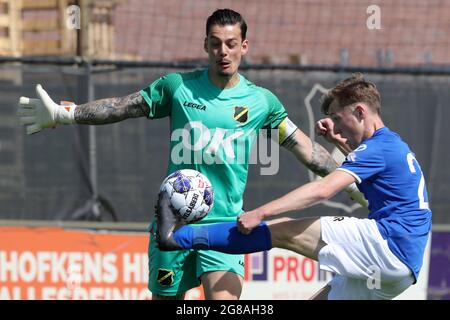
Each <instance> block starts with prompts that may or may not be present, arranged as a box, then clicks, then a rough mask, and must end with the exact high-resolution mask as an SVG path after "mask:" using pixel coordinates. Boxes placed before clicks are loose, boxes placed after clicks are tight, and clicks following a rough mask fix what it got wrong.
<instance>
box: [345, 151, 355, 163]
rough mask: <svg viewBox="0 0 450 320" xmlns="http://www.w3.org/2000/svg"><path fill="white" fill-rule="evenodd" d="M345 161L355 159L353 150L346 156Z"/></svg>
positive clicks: (353, 160)
mask: <svg viewBox="0 0 450 320" xmlns="http://www.w3.org/2000/svg"><path fill="white" fill-rule="evenodd" d="M346 159H347V161H351V162H355V161H356V154H355V152H350V153H349V154H348V155H347V157H346Z"/></svg>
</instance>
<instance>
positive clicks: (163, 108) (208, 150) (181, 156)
mask: <svg viewBox="0 0 450 320" xmlns="http://www.w3.org/2000/svg"><path fill="white" fill-rule="evenodd" d="M239 77H240V80H239V83H238V84H237V85H235V86H234V87H233V88H229V89H221V88H219V87H217V86H215V85H214V84H213V83H212V82H211V81H210V79H209V76H208V70H207V69H205V70H196V71H193V72H188V73H173V74H169V75H166V76H164V77H162V78H160V79H158V80H156V81H154V82H153V83H152V84H150V85H149V86H148V87H146V88H145V89H143V90H141V92H140V93H141V95H142V96H143V97H144V99H145V101H146V102H147V104H148V105H149V106H150V113H149V115H148V117H149V118H150V119H157V118H162V117H167V116H169V117H170V119H171V121H170V126H171V144H170V159H169V167H168V173H167V174H169V173H172V172H174V171H176V170H181V169H194V170H197V171H199V172H201V173H203V174H204V175H206V176H207V177H208V179H209V180H210V181H211V183H212V185H213V188H214V206H213V209H212V210H211V212H210V213H209V214H208V215H207V216H206V217H205V218H204V219H203V220H201V221H200V222H198V223H212V222H219V221H234V220H235V219H236V216H237V215H239V214H240V213H242V211H243V210H242V202H243V195H244V190H245V185H246V182H247V174H248V165H249V159H250V154H251V149H252V145H253V143H254V141H255V139H256V137H257V136H258V133H259V130H260V129H276V128H278V127H279V126H280V124H281V123H282V122H283V120H284V119H285V118H286V116H287V113H286V110H285V109H284V107H283V105H282V104H281V102H280V101H279V100H278V99H277V98H276V97H275V95H274V94H272V93H271V92H270V91H269V90H267V89H264V88H261V87H258V86H256V85H255V84H253V83H252V82H250V81H248V80H247V79H245V78H244V77H243V76H242V75H239ZM280 127H281V126H280Z"/></svg>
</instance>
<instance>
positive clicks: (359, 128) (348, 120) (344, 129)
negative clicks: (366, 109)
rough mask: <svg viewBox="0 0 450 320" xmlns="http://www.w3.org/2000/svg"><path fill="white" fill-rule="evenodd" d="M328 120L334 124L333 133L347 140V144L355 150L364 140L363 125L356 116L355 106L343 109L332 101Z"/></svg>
mask: <svg viewBox="0 0 450 320" xmlns="http://www.w3.org/2000/svg"><path fill="white" fill-rule="evenodd" d="M330 118H331V120H333V123H334V133H335V134H340V135H341V137H342V138H344V139H347V144H348V145H349V146H350V148H352V149H356V148H357V147H358V146H359V145H360V144H361V142H362V141H363V138H364V124H363V122H362V121H361V118H360V117H358V115H357V110H356V106H355V105H354V104H353V105H348V106H345V107H344V108H341V107H340V106H339V103H338V102H337V101H336V100H334V101H333V102H332V103H331V105H330Z"/></svg>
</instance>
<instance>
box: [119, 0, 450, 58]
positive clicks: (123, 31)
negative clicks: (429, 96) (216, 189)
mask: <svg viewBox="0 0 450 320" xmlns="http://www.w3.org/2000/svg"><path fill="white" fill-rule="evenodd" d="M371 4H375V5H378V6H379V7H380V9H381V29H380V30H369V29H368V28H367V26H366V20H367V18H368V17H369V14H368V13H366V10H367V7H368V6H369V5H371ZM225 7H228V8H232V9H234V10H236V11H239V12H240V13H241V14H242V15H243V16H244V18H245V19H246V21H247V24H248V27H249V29H248V39H249V41H250V45H251V47H250V51H249V53H248V55H247V61H248V62H251V63H260V62H273V63H307V64H336V63H339V62H340V54H341V51H342V49H346V50H347V52H348V63H349V64H351V65H368V66H373V65H379V64H380V61H381V63H385V64H387V65H389V64H392V65H420V64H424V63H425V62H426V61H429V60H430V59H431V61H432V63H434V64H449V63H450V1H449V0H427V1H424V0H395V1H394V0H390V1H388V0H384V1H381V0H371V1H365V0H341V1H332V0H316V1H313V0H298V1H294V0H277V1H273V0H245V1H238V0H225V1H218V0H163V1H161V0H124V1H122V2H121V3H120V4H119V5H118V7H117V9H116V12H115V15H114V24H115V27H116V29H115V30H116V31H115V32H116V51H117V52H118V53H120V55H121V56H122V57H130V58H137V59H150V60H158V61H173V60H198V59H204V58H205V57H206V54H205V52H204V51H203V39H204V36H205V30H204V29H205V22H206V19H207V17H208V16H209V15H210V14H211V13H212V12H213V11H214V10H215V9H217V8H225ZM120 55H119V56H120ZM427 59H428V60H427ZM383 61H384V62H383Z"/></svg>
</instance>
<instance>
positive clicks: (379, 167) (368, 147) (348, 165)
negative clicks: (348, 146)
mask: <svg viewBox="0 0 450 320" xmlns="http://www.w3.org/2000/svg"><path fill="white" fill-rule="evenodd" d="M371 142H373V141H370V142H367V143H363V144H361V145H359V146H358V148H356V149H355V150H353V151H352V152H350V153H349V154H348V155H347V157H346V159H345V161H344V162H343V163H342V165H341V166H340V167H339V168H337V169H336V170H342V171H345V172H347V173H349V174H351V175H352V176H353V177H354V178H355V179H356V180H357V181H358V183H361V182H362V181H364V180H367V179H370V178H371V177H373V176H375V175H376V174H378V173H379V172H381V171H383V170H384V167H385V160H384V155H383V151H382V149H381V146H377V144H376V143H371Z"/></svg>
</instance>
